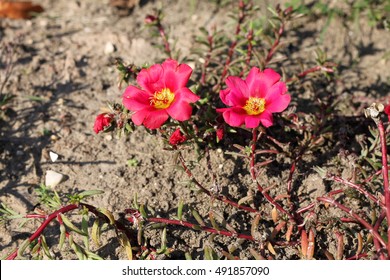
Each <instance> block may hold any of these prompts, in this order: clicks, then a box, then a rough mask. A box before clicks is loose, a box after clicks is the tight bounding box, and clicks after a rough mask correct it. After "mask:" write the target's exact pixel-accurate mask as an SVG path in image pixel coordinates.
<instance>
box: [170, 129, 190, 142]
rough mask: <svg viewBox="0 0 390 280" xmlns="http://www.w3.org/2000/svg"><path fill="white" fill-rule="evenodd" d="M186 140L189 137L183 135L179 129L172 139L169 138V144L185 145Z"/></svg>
mask: <svg viewBox="0 0 390 280" xmlns="http://www.w3.org/2000/svg"><path fill="white" fill-rule="evenodd" d="M186 140H187V137H186V136H185V135H184V134H183V133H181V131H180V128H178V129H176V130H175V132H174V133H172V135H171V137H169V144H171V145H172V146H176V145H178V144H181V143H184V142H185V141H186Z"/></svg>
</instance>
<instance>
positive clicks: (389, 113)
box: [384, 103, 390, 121]
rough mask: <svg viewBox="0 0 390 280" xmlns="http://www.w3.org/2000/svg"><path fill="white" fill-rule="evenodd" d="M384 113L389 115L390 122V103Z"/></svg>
mask: <svg viewBox="0 0 390 280" xmlns="http://www.w3.org/2000/svg"><path fill="white" fill-rule="evenodd" d="M384 111H385V113H386V114H387V117H388V118H389V121H390V103H389V104H387V105H386V106H385V110H384Z"/></svg>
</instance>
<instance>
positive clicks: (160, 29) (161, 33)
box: [157, 20, 172, 58]
mask: <svg viewBox="0 0 390 280" xmlns="http://www.w3.org/2000/svg"><path fill="white" fill-rule="evenodd" d="M157 28H158V32H159V33H160V36H161V39H162V40H163V42H164V48H165V52H166V53H167V54H168V56H169V57H170V58H172V52H171V47H170V46H169V42H168V38H167V36H166V34H165V30H164V26H163V25H162V24H161V22H160V20H158V22H157Z"/></svg>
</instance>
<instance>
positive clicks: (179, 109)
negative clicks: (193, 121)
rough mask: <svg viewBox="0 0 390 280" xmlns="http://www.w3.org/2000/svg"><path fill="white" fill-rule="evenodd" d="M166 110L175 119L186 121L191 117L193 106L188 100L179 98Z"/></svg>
mask: <svg viewBox="0 0 390 280" xmlns="http://www.w3.org/2000/svg"><path fill="white" fill-rule="evenodd" d="M166 111H167V113H168V114H169V115H170V116H171V117H172V118H173V119H175V120H178V121H186V120H188V119H189V118H190V117H191V114H192V107H191V105H190V104H188V102H185V101H183V100H178V101H175V102H173V103H172V104H171V106H169V108H167V109H166Z"/></svg>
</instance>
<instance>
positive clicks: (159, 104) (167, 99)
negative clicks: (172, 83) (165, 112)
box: [150, 88, 175, 109]
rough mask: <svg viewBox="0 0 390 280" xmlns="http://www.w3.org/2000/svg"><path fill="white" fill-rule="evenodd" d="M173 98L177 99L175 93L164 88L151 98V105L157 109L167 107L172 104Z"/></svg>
mask: <svg viewBox="0 0 390 280" xmlns="http://www.w3.org/2000/svg"><path fill="white" fill-rule="evenodd" d="M173 99H175V94H174V93H173V92H171V91H170V90H169V89H168V88H164V89H162V90H161V91H156V92H155V93H154V95H153V97H152V98H151V100H150V105H152V106H154V108H156V109H166V108H168V107H169V106H170V105H171V103H172V101H173Z"/></svg>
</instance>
